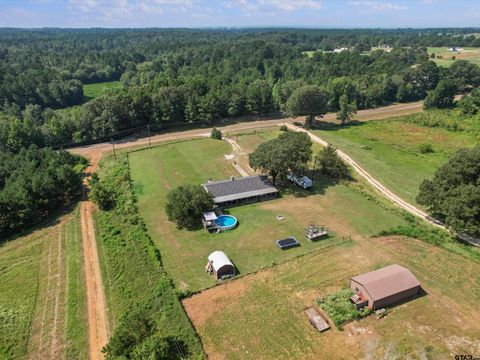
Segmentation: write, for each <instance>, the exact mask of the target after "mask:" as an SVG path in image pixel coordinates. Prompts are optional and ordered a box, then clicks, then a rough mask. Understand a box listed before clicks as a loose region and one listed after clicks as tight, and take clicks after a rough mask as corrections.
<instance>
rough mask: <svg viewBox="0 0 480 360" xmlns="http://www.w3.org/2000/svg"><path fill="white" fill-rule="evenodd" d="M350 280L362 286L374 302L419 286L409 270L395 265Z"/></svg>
mask: <svg viewBox="0 0 480 360" xmlns="http://www.w3.org/2000/svg"><path fill="white" fill-rule="evenodd" d="M352 280H353V281H355V282H357V283H359V284H361V285H363V287H364V288H365V290H366V291H367V292H368V294H370V296H371V297H372V299H373V300H374V301H375V300H379V299H383V298H386V297H388V296H391V295H394V294H397V293H399V292H402V291H405V290H409V289H412V288H414V287H417V286H420V282H419V281H418V280H417V278H416V277H415V276H414V275H413V274H412V272H411V271H410V270H408V269H407V268H404V267H403V266H400V265H397V264H393V265H389V266H386V267H384V268H381V269H378V270H375V271H370V272H368V273H365V274H361V275H357V276H354V277H352Z"/></svg>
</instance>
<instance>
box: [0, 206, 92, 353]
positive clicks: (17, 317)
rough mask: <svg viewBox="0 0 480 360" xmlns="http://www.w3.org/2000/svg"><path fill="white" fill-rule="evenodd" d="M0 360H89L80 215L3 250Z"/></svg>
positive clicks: (75, 213) (74, 214) (0, 254)
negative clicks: (49, 359) (59, 359)
mask: <svg viewBox="0 0 480 360" xmlns="http://www.w3.org/2000/svg"><path fill="white" fill-rule="evenodd" d="M0 264H1V267H0V275H1V278H2V281H1V282H0V357H1V358H2V359H18V358H23V357H35V358H63V357H67V358H75V359H83V358H86V349H87V337H86V324H85V317H86V304H85V293H84V280H83V275H84V274H83V267H82V264H83V260H82V251H81V234H80V225H79V213H78V210H74V211H73V212H72V213H70V214H68V215H65V216H63V217H62V218H60V219H58V223H55V224H50V225H47V226H45V227H43V228H41V229H38V230H33V231H32V233H30V234H28V235H25V236H21V237H19V238H16V239H14V240H13V241H11V242H7V243H4V244H2V245H1V247H0Z"/></svg>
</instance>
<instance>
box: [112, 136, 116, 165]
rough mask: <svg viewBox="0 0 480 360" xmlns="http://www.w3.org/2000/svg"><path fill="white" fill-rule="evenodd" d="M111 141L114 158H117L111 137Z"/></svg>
mask: <svg viewBox="0 0 480 360" xmlns="http://www.w3.org/2000/svg"><path fill="white" fill-rule="evenodd" d="M111 142H112V147H113V156H114V157H115V160H117V154H116V152H115V143H114V142H113V139H111Z"/></svg>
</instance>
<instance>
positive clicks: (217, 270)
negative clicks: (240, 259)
mask: <svg viewBox="0 0 480 360" xmlns="http://www.w3.org/2000/svg"><path fill="white" fill-rule="evenodd" d="M205 270H206V271H207V272H208V273H210V274H212V273H213V274H214V275H215V277H216V278H217V280H221V279H225V278H229V277H233V276H235V266H234V265H233V264H232V262H231V261H230V259H229V258H228V256H227V255H226V254H225V253H224V252H223V251H214V252H213V253H211V254H210V255H208V263H207V266H206V267H205Z"/></svg>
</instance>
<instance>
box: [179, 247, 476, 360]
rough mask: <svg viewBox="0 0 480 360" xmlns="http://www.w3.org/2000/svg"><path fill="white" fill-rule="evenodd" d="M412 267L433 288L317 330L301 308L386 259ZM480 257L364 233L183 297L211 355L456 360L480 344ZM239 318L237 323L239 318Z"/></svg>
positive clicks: (427, 288)
mask: <svg viewBox="0 0 480 360" xmlns="http://www.w3.org/2000/svg"><path fill="white" fill-rule="evenodd" d="M392 263H398V264H401V265H404V266H407V267H409V268H410V269H411V270H412V272H413V273H414V274H415V275H416V276H417V278H418V279H419V280H420V282H421V283H422V286H423V288H424V290H425V291H426V293H427V295H425V296H422V297H418V298H416V299H413V300H411V301H409V302H407V303H404V304H402V305H399V306H397V307H394V308H393V309H392V310H391V311H390V312H389V313H388V314H387V316H386V317H384V318H383V319H381V320H378V319H377V318H376V317H375V315H370V316H369V317H367V318H365V319H363V320H360V321H357V322H352V323H350V324H347V325H346V326H345V327H344V331H339V330H337V329H330V330H328V331H327V332H325V333H322V334H320V333H318V332H317V331H316V330H314V328H313V327H312V326H311V325H310V324H309V323H308V320H307V318H306V316H305V315H304V314H303V310H304V309H306V308H307V307H309V306H312V304H313V303H314V302H315V300H316V299H318V298H319V297H323V296H326V295H328V294H330V293H332V292H335V291H336V290H338V289H340V288H344V287H347V286H348V281H349V278H350V277H351V276H353V275H356V274H359V273H362V272H366V271H370V270H373V269H376V268H379V267H382V266H385V265H388V264H392ZM479 271H480V265H479V264H478V263H474V262H469V261H466V259H464V258H463V257H462V256H459V255H454V254H452V253H450V252H448V251H446V250H442V249H438V248H435V247H433V246H431V245H429V244H426V243H424V242H421V241H418V240H414V239H408V238H401V237H393V238H371V239H366V238H362V239H360V240H353V241H351V242H347V243H344V244H343V246H341V245H339V246H329V247H325V248H323V249H321V250H318V251H314V252H311V253H309V254H307V255H305V256H303V257H301V258H298V259H295V260H293V261H290V262H287V263H284V264H281V265H278V266H276V267H274V268H271V269H266V270H263V271H260V272H258V273H256V274H252V275H248V276H246V277H243V278H240V279H236V280H233V281H230V282H227V283H225V284H222V285H219V286H217V287H215V288H212V289H208V290H205V291H203V292H201V293H199V294H197V295H194V296H192V297H191V298H188V299H185V300H184V301H183V303H184V306H185V308H186V311H187V313H188V315H189V316H190V318H191V320H192V322H193V324H194V326H195V328H196V330H197V332H198V333H199V335H200V336H201V338H202V341H203V344H204V348H205V350H206V352H207V354H208V356H209V358H211V359H352V358H359V359H377V358H401V359H404V358H417V359H421V358H427V359H428V358H430V359H450V358H452V356H453V355H454V354H458V353H479V352H480V340H479V339H480V325H479V320H480V318H479V314H478V311H476V309H478V307H479V306H480V276H479ZM233 319H235V320H234V321H232V320H233Z"/></svg>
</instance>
